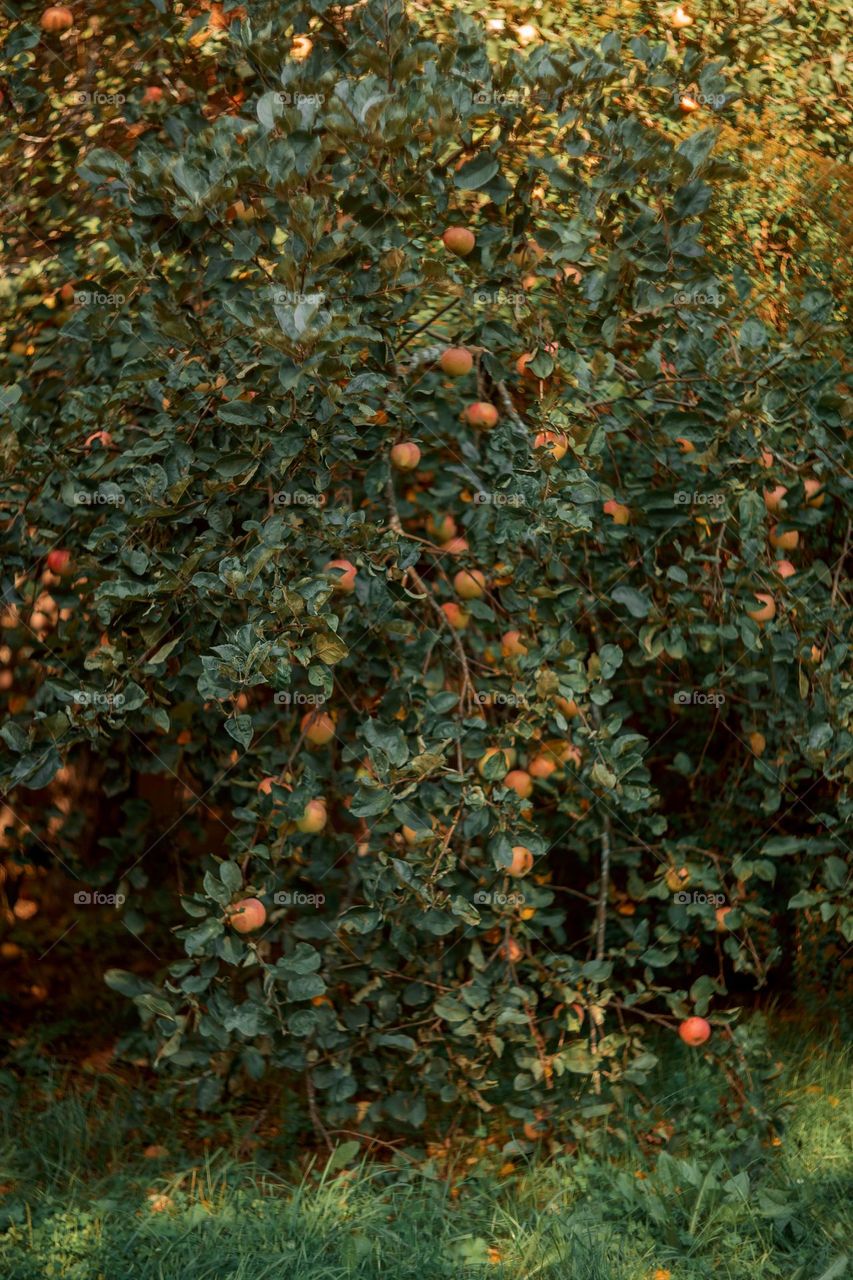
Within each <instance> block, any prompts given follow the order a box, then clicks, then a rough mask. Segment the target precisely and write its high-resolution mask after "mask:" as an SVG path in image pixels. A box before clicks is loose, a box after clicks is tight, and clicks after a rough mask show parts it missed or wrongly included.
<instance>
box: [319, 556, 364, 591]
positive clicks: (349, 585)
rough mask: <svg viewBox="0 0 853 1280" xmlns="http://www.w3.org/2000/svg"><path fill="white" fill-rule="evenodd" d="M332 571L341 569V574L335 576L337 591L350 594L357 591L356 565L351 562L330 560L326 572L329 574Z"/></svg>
mask: <svg viewBox="0 0 853 1280" xmlns="http://www.w3.org/2000/svg"><path fill="white" fill-rule="evenodd" d="M330 569H339V570H340V572H339V573H335V574H334V588H335V591H343V592H344V593H345V594H347V595H348V594H349V593H350V592H351V591H355V575H356V573H357V570H356V567H355V565H354V564H353V563H352V561H350V560H330V561H329V563H328V564H327V565H326V567H325V570H324V572H325V573H328V572H329V570H330Z"/></svg>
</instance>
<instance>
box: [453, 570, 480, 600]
mask: <svg viewBox="0 0 853 1280" xmlns="http://www.w3.org/2000/svg"><path fill="white" fill-rule="evenodd" d="M453 587H454V590H455V591H456V594H457V595H458V596H461V598H462V599H463V600H479V599H480V598H481V597H482V596H484V595H485V594H486V578H485V575H484V574H482V573H481V572H480V570H479V569H460V570H459V572H458V573H457V574H455V575H454V577H453Z"/></svg>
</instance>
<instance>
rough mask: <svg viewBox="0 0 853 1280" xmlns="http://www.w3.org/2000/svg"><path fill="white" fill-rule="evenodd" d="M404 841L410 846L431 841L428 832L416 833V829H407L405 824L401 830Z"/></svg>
mask: <svg viewBox="0 0 853 1280" xmlns="http://www.w3.org/2000/svg"><path fill="white" fill-rule="evenodd" d="M401 830H402V832H403V839H404V840H405V842H406V844H408V845H416V844H423V842H424V840H429V838H430V833H429V832H428V831H416V830H415V828H414V827H407V826H405V824H404V825H403V827H402V828H401Z"/></svg>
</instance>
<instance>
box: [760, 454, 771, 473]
mask: <svg viewBox="0 0 853 1280" xmlns="http://www.w3.org/2000/svg"><path fill="white" fill-rule="evenodd" d="M773 462H774V458H773V454H772V453H771V452H770V450H769V449H762V450H761V453H760V454H759V455H758V465H759V466H760V467H763V468H764V470H765V471H769V470H770V468H771V467H772V466H773Z"/></svg>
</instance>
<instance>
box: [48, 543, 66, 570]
mask: <svg viewBox="0 0 853 1280" xmlns="http://www.w3.org/2000/svg"><path fill="white" fill-rule="evenodd" d="M47 567H48V569H50V571H51V573H59V574H66V573H68V572H69V570H70V568H71V552H70V551H65V550H63V549H62V548H61V547H54V549H53V551H48V553H47Z"/></svg>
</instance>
